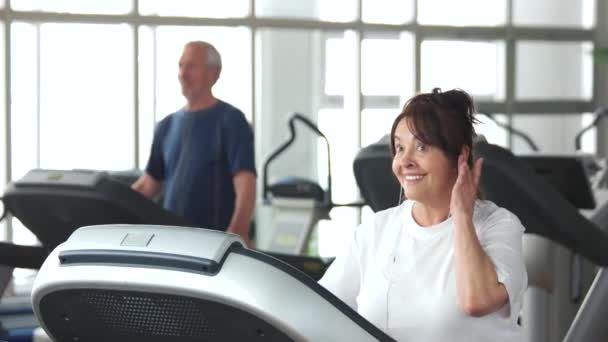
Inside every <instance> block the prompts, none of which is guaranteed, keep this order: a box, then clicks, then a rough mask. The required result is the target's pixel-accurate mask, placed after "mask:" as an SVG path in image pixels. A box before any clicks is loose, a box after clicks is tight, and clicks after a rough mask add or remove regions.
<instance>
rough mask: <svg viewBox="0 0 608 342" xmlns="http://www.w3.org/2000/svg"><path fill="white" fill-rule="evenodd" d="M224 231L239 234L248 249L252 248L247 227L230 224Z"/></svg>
mask: <svg viewBox="0 0 608 342" xmlns="http://www.w3.org/2000/svg"><path fill="white" fill-rule="evenodd" d="M226 232H227V233H232V234H236V235H238V236H240V237H241V239H242V240H243V242H245V246H247V248H249V249H253V245H252V244H251V240H250V239H249V227H245V228H239V227H236V226H230V227H228V229H226Z"/></svg>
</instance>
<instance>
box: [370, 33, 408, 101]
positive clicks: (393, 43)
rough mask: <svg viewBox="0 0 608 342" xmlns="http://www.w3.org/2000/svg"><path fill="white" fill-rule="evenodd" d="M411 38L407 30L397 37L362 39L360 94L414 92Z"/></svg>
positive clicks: (401, 93) (402, 93)
mask: <svg viewBox="0 0 608 342" xmlns="http://www.w3.org/2000/svg"><path fill="white" fill-rule="evenodd" d="M414 68H415V63H414V40H413V36H412V35H411V34H410V33H403V34H402V35H401V37H400V39H363V41H362V42H361V88H362V89H361V91H362V92H363V94H364V95H401V96H407V97H409V96H411V95H412V94H413V93H414V80H415V77H414Z"/></svg>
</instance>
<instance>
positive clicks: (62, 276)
mask: <svg viewBox="0 0 608 342" xmlns="http://www.w3.org/2000/svg"><path fill="white" fill-rule="evenodd" d="M32 303H33V306H34V311H35V313H36V316H37V317H38V318H39V319H40V322H41V325H42V327H43V328H44V330H45V331H46V332H47V333H48V334H49V336H51V337H53V338H54V339H55V340H56V341H87V342H98V341H99V342H102V341H103V342H105V341H117V342H123V341H125V342H126V341H129V342H138V341H146V342H147V341H152V342H154V341H166V342H194V341H393V339H391V338H390V337H389V336H387V335H386V334H384V333H383V332H382V331H380V330H379V329H378V328H376V327H375V326H373V325H372V324H371V323H369V322H368V321H367V320H365V319H364V318H363V317H361V316H360V315H358V314H357V313H356V312H355V311H354V310H352V309H351V308H350V307H348V306H347V305H346V304H344V303H343V302H341V301H340V300H339V299H338V298H337V297H335V296H333V295H332V294H331V293H330V292H329V291H327V290H326V289H324V288H323V287H321V286H320V285H318V284H317V283H316V282H314V281H312V280H311V279H310V278H308V277H305V276H303V274H302V273H300V272H297V271H295V270H294V269H292V268H290V267H286V265H285V264H283V263H280V262H277V260H276V259H274V258H271V257H268V256H267V255H265V254H263V253H259V252H255V251H252V250H249V249H246V248H244V245H243V243H242V241H241V240H240V238H238V237H237V236H236V235H232V234H227V233H223V232H218V231H210V230H205V229H192V228H183V227H170V226H146V225H109V226H90V227H84V228H80V229H78V230H76V231H75V232H74V233H73V234H72V236H70V238H69V239H68V240H67V241H66V242H65V243H64V244H62V245H60V246H59V247H58V248H56V249H55V250H54V251H53V252H52V253H51V255H50V256H49V257H48V258H47V259H46V261H45V263H44V265H43V266H42V268H41V269H40V272H39V274H38V277H37V278H36V281H35V284H34V288H33V290H32Z"/></svg>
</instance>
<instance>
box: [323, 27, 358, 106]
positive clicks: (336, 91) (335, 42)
mask: <svg viewBox="0 0 608 342" xmlns="http://www.w3.org/2000/svg"><path fill="white" fill-rule="evenodd" d="M356 40H357V37H356V35H355V33H354V32H350V31H349V32H345V33H344V37H343V38H328V39H327V40H326V41H325V94H326V95H345V94H347V93H353V92H354V93H357V92H358V89H355V88H356V87H357V81H356V76H357V73H356V68H357V66H356V57H357V55H356V50H357V45H356V44H357V41H356Z"/></svg>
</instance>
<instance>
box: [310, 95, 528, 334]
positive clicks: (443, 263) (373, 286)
mask: <svg viewBox="0 0 608 342" xmlns="http://www.w3.org/2000/svg"><path fill="white" fill-rule="evenodd" d="M473 113H474V105H473V101H472V99H471V97H470V96H469V95H468V94H467V93H466V92H464V91H462V90H450V91H447V92H441V91H440V90H439V89H434V90H433V92H431V93H427V94H419V95H416V96H414V97H413V98H412V99H410V100H409V101H408V102H407V103H406V104H405V106H404V108H403V111H402V112H401V114H400V115H399V116H397V118H396V119H395V121H394V123H393V126H392V129H391V151H392V153H393V156H394V158H393V166H392V169H393V173H394V174H395V176H396V177H397V179H398V180H399V182H400V184H401V187H402V191H403V194H404V197H405V198H407V200H405V201H404V202H403V203H401V204H400V205H399V206H397V207H394V208H390V209H387V210H384V211H381V212H378V213H376V214H375V216H374V219H373V220H372V222H370V223H369V224H363V225H361V226H359V227H358V228H357V229H355V230H354V231H353V232H352V234H351V236H350V238H349V241H348V243H347V245H346V248H345V249H344V251H343V252H342V253H341V254H340V255H338V256H337V257H336V260H335V261H334V262H333V264H332V265H331V267H330V268H329V269H328V271H327V272H326V274H325V275H324V277H323V278H322V279H321V280H320V284H321V285H323V286H324V287H326V288H327V289H328V290H330V291H331V292H332V293H334V294H335V295H336V296H337V297H339V298H340V299H342V300H343V301H344V302H346V303H347V304H349V305H350V306H351V307H353V308H354V309H355V310H357V311H358V312H359V313H360V314H361V315H362V316H363V317H365V318H367V319H368V320H369V321H370V322H372V323H373V324H375V325H376V326H378V327H379V328H381V329H383V330H384V331H385V332H386V333H388V334H389V335H391V336H392V337H394V338H395V339H397V340H398V341H416V342H418V341H425V342H429V341H452V342H456V341H463V342H464V341H493V342H501V341H505V342H507V341H521V340H522V339H523V336H522V331H521V328H520V327H519V326H518V324H517V318H518V315H519V311H520V308H521V304H522V298H523V293H524V291H525V289H526V286H527V274H526V270H525V265H524V260H523V255H522V235H523V233H524V227H523V226H522V224H521V223H520V221H519V220H518V219H517V217H516V216H515V215H514V214H512V213H511V212H509V211H508V210H506V209H504V208H500V207H498V206H496V204H494V203H492V202H490V201H485V200H482V199H480V198H479V194H480V191H479V179H480V175H481V166H482V162H483V161H482V160H477V161H475V162H474V161H473V156H472V153H471V150H472V148H473V138H474V137H475V129H474V127H473V125H474V123H476V119H475V117H474V115H473Z"/></svg>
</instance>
